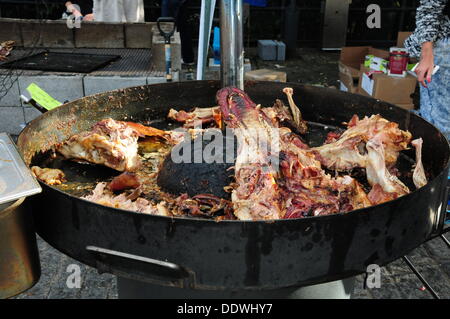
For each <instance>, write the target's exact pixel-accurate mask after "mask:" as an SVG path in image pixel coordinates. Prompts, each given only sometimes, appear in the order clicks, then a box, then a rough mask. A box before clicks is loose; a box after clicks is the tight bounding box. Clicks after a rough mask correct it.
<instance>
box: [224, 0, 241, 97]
mask: <svg viewBox="0 0 450 319" xmlns="http://www.w3.org/2000/svg"><path fill="white" fill-rule="evenodd" d="M242 13H243V12H242V0H220V71H221V72H220V78H221V81H222V86H223V87H226V86H234V87H237V88H240V89H241V90H243V89H244V40H243V36H242V29H243V26H242V18H243V16H242Z"/></svg>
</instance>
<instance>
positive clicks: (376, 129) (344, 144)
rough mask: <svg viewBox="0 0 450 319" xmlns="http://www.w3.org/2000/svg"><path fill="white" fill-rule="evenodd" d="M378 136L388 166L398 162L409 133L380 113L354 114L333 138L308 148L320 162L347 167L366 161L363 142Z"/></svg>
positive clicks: (334, 167) (364, 163)
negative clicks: (344, 128) (340, 133)
mask: <svg viewBox="0 0 450 319" xmlns="http://www.w3.org/2000/svg"><path fill="white" fill-rule="evenodd" d="M373 138H378V139H379V140H380V141H381V142H382V143H383V145H384V149H385V156H384V158H385V161H386V165H387V166H388V167H390V166H392V165H394V164H395V163H396V162H397V158H398V154H399V152H400V151H401V150H405V149H407V147H408V143H409V142H410V140H411V133H409V132H408V131H402V130H400V129H399V128H398V124H397V123H394V122H389V121H388V120H386V119H384V118H382V117H381V116H380V115H379V114H377V115H372V116H371V117H367V116H366V117H365V118H363V119H362V120H360V119H359V118H358V116H357V115H354V116H353V118H352V119H351V121H350V122H349V124H348V129H347V130H346V131H345V132H343V133H342V135H341V136H340V137H339V138H338V139H337V140H336V141H334V142H332V143H328V144H324V145H322V146H319V147H315V148H312V149H311V151H312V152H313V154H314V155H315V156H316V158H317V160H319V161H320V162H321V163H322V165H324V166H325V167H327V168H329V169H334V170H337V171H348V170H351V169H353V168H355V167H361V168H364V167H366V165H367V157H368V155H367V150H366V147H365V146H366V143H367V141H369V140H370V139H373Z"/></svg>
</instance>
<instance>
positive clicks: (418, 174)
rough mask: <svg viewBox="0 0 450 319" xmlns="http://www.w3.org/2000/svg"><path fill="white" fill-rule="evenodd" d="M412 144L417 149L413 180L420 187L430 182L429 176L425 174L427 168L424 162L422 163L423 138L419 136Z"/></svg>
mask: <svg viewBox="0 0 450 319" xmlns="http://www.w3.org/2000/svg"><path fill="white" fill-rule="evenodd" d="M411 144H412V145H413V146H414V147H415V149H416V166H415V167H414V172H413V182H414V185H415V186H416V187H417V188H420V187H422V186H425V185H426V184H427V183H428V181H427V177H426V176H425V170H424V168H423V164H422V144H423V140H422V138H418V139H416V140H414V141H412V142H411Z"/></svg>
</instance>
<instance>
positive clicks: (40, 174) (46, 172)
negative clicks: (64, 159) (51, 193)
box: [31, 166, 66, 185]
mask: <svg viewBox="0 0 450 319" xmlns="http://www.w3.org/2000/svg"><path fill="white" fill-rule="evenodd" d="M31 171H32V172H33V174H34V176H36V178H38V179H39V180H41V181H43V182H44V183H46V184H48V185H61V184H62V183H63V182H65V181H66V178H65V175H64V172H63V171H61V170H59V169H56V168H40V167H39V166H33V167H32V168H31Z"/></svg>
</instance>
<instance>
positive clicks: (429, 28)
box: [415, 0, 448, 87]
mask: <svg viewBox="0 0 450 319" xmlns="http://www.w3.org/2000/svg"><path fill="white" fill-rule="evenodd" d="M447 1H448V0H420V5H419V7H418V8H417V14H416V31H415V33H416V36H417V38H418V40H419V42H420V43H421V48H422V53H421V55H420V62H419V65H418V66H417V68H416V74H417V79H418V81H419V82H420V83H422V85H423V86H424V87H427V84H426V83H425V80H426V81H427V82H431V75H432V74H433V69H434V55H433V43H434V42H435V41H436V38H437V36H438V33H439V23H440V21H441V19H439V17H440V16H441V15H442V11H443V10H444V7H445V5H446V4H447Z"/></svg>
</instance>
